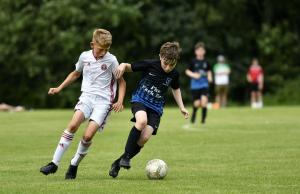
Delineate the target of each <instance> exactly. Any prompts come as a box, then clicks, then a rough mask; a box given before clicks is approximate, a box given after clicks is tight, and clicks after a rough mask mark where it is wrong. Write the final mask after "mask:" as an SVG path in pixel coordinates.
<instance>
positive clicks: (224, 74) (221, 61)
mask: <svg viewBox="0 0 300 194" xmlns="http://www.w3.org/2000/svg"><path fill="white" fill-rule="evenodd" d="M217 61H218V62H217V63H216V64H215V65H214V68H213V71H214V81H215V92H216V104H217V107H225V106H226V104H227V95H228V89H229V74H230V67H229V65H228V64H227V63H226V60H225V57H224V56H223V55H219V56H218V57H217Z"/></svg>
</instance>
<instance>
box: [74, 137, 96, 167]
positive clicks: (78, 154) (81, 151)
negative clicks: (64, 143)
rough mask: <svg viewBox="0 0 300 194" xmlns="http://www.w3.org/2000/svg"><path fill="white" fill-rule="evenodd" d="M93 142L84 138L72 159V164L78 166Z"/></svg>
mask: <svg viewBox="0 0 300 194" xmlns="http://www.w3.org/2000/svg"><path fill="white" fill-rule="evenodd" d="M91 144H92V142H91V141H89V142H86V141H84V140H83V139H81V141H80V142H79V144H78V148H77V152H76V154H75V155H74V157H73V159H72V160H71V165H72V166H78V165H79V163H80V162H81V160H82V159H83V158H84V157H85V156H86V154H87V153H88V149H89V147H90V145H91Z"/></svg>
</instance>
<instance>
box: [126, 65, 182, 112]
mask: <svg viewBox="0 0 300 194" xmlns="http://www.w3.org/2000/svg"><path fill="white" fill-rule="evenodd" d="M131 68H132V71H133V72H137V71H141V72H143V75H142V78H141V80H140V82H139V84H138V86H137V88H136V89H135V91H134V92H133V94H132V99H131V102H140V103H142V104H144V105H145V106H146V107H148V108H151V109H152V110H154V111H155V112H157V113H158V114H160V115H162V114H163V107H164V105H165V96H166V93H167V91H168V88H169V86H171V88H172V89H178V88H179V73H178V71H177V70H176V69H173V70H172V71H171V72H169V73H166V72H165V71H164V70H163V69H162V67H161V62H160V60H158V59H152V60H144V61H139V62H135V63H132V64H131Z"/></svg>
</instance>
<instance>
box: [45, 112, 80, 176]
mask: <svg viewBox="0 0 300 194" xmlns="http://www.w3.org/2000/svg"><path fill="white" fill-rule="evenodd" d="M84 118H85V117H84V114H83V112H82V111H80V110H77V111H76V112H75V113H74V115H73V118H72V120H71V121H70V123H69V124H68V127H67V129H65V130H64V132H63V134H62V136H61V138H60V140H59V142H58V145H57V148H56V150H55V152H54V155H53V159H52V162H50V163H49V164H48V165H46V166H43V167H42V168H41V169H40V172H42V173H43V174H45V175H48V174H50V173H55V172H56V170H57V167H58V165H59V162H60V160H61V158H62V157H63V155H64V153H65V152H66V150H67V149H68V148H69V146H70V144H71V142H72V140H73V137H74V133H75V132H76V131H77V129H78V127H79V126H80V124H81V123H82V122H83V121H84Z"/></svg>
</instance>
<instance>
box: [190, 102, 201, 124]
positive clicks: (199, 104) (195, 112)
mask: <svg viewBox="0 0 300 194" xmlns="http://www.w3.org/2000/svg"><path fill="white" fill-rule="evenodd" d="M199 107H201V100H195V101H194V102H193V114H192V117H191V123H195V120H196V115H197V111H198V108H199Z"/></svg>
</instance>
